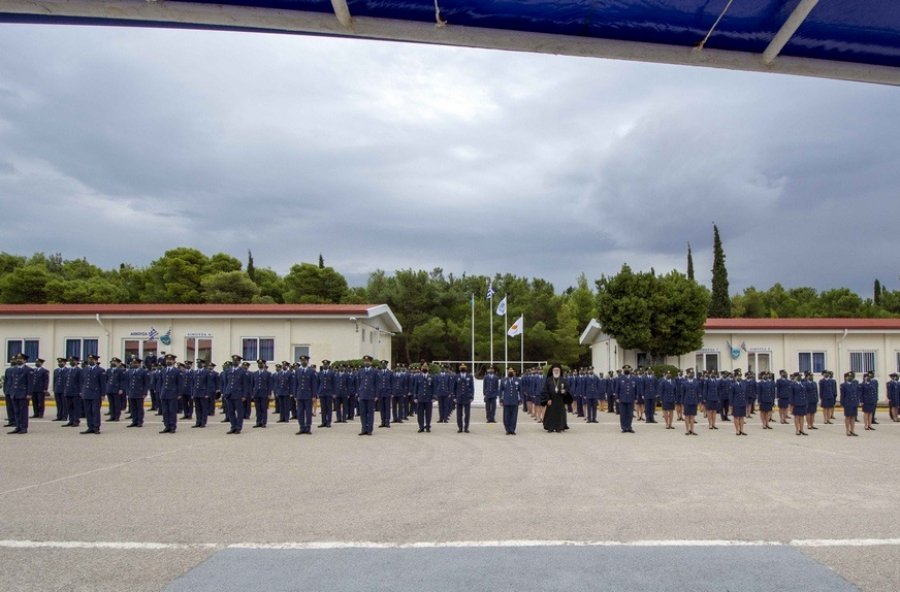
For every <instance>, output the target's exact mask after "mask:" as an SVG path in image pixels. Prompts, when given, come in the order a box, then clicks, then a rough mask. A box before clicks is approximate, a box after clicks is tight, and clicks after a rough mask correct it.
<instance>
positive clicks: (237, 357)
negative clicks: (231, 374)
mask: <svg viewBox="0 0 900 592" xmlns="http://www.w3.org/2000/svg"><path fill="white" fill-rule="evenodd" d="M231 359H232V360H243V359H244V358H242V357H241V356H239V355H237V354H234V355H233V356H231Z"/></svg>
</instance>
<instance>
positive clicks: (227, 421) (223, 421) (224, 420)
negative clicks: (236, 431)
mask: <svg viewBox="0 0 900 592" xmlns="http://www.w3.org/2000/svg"><path fill="white" fill-rule="evenodd" d="M230 421H231V420H228V419H223V420H222V421H220V422H219V423H230Z"/></svg>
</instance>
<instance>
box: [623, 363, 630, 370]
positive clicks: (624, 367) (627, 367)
mask: <svg viewBox="0 0 900 592" xmlns="http://www.w3.org/2000/svg"><path fill="white" fill-rule="evenodd" d="M631 369H632V368H631V366H630V365H629V364H625V365H624V366H622V370H631Z"/></svg>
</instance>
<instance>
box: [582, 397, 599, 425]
mask: <svg viewBox="0 0 900 592" xmlns="http://www.w3.org/2000/svg"><path fill="white" fill-rule="evenodd" d="M584 404H585V408H586V409H587V420H588V421H597V399H585V400H584Z"/></svg>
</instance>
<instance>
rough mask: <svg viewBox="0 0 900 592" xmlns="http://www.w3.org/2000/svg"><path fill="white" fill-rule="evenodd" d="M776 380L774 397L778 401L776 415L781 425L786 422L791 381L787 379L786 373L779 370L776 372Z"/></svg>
mask: <svg viewBox="0 0 900 592" xmlns="http://www.w3.org/2000/svg"><path fill="white" fill-rule="evenodd" d="M778 374H779V377H778V380H776V381H775V397H776V398H777V399H778V415H779V416H780V417H781V423H785V424H786V423H787V422H788V421H787V420H788V418H789V416H788V406H789V405H790V399H791V380H790V379H788V375H787V372H786V371H784V370H781V371H779V372H778Z"/></svg>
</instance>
